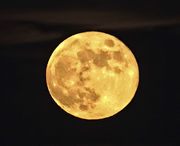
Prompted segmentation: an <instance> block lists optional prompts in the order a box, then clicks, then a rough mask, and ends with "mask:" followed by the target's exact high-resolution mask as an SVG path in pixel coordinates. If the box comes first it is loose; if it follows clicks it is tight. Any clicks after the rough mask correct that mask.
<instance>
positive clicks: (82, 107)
mask: <svg viewBox="0 0 180 146" xmlns="http://www.w3.org/2000/svg"><path fill="white" fill-rule="evenodd" d="M79 109H80V110H82V111H86V110H88V106H87V105H83V104H81V105H80V106H79Z"/></svg>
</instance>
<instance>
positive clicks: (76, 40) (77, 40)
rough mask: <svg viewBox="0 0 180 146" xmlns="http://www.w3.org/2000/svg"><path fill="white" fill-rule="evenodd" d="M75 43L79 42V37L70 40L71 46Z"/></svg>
mask: <svg viewBox="0 0 180 146" xmlns="http://www.w3.org/2000/svg"><path fill="white" fill-rule="evenodd" d="M77 43H79V39H75V40H74V41H72V43H71V46H73V45H75V44H77Z"/></svg>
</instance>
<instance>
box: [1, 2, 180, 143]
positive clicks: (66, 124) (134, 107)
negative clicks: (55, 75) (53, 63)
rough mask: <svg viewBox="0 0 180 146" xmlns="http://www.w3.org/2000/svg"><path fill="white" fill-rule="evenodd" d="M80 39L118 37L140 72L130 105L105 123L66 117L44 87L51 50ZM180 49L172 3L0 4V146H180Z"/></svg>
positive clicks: (177, 12)
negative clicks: (97, 34) (98, 34)
mask: <svg viewBox="0 0 180 146" xmlns="http://www.w3.org/2000/svg"><path fill="white" fill-rule="evenodd" d="M84 31H102V32H106V33H109V34H112V35H114V36H116V37H117V38H119V39H120V40H122V41H123V42H124V43H125V44H126V45H127V46H128V47H129V48H130V49H131V51H132V52H133V54H134V55H135V57H136V59H137V62H138V65H139V71H140V82H139V86H138V89H137V92H136V94H135V97H134V98H133V100H132V102H131V103H130V104H129V105H128V106H127V107H126V108H125V109H124V110H122V111H121V112H120V113H118V114H116V115H115V116H113V117H110V118H107V119H103V120H95V121H88V120H82V119H78V118H75V117H73V116H71V115H69V114H67V113H66V112H64V111H63V110H61V108H59V106H58V105H57V104H56V103H55V102H54V101H53V99H52V98H51V96H50V94H49V91H48V89H47V86H46V65H47V62H48V60H49V57H50V56H51V54H52V52H53V51H54V49H55V48H56V47H57V46H58V45H59V43H61V42H62V41H63V40H64V39H66V38H67V37H69V36H71V35H73V34H76V33H79V32H84ZM179 43H180V9H179V5H178V3H177V2H175V1H157V0H151V1H142V0H141V1H140V0H139V1H130V0H126V1H103V0H98V1H95V0H91V1H90V0H86V1H80V0H77V1H63V2H60V1H42V0H39V1H37V0H31V1H20V0H19V1H10V0H9V1H4V2H2V3H1V5H0V60H1V62H0V64H1V69H0V77H1V80H0V81H1V82H0V91H1V94H0V97H1V102H0V145H2V146H4V145H19V143H21V144H23V145H45V146H46V145H47V146H49V145H52V146H56V145H61V146H63V145H64V146H67V145H73V146H121V145H122V146H136V145H137V146H141V145H142V146H149V145H150V146H154V145H155V146H156V145H157V146H159V145H160V146H161V145H162V146H166V145H167V146H171V145H172V146H174V145H178V142H179V138H180V127H179V123H180V104H179V101H180V98H179V93H178V90H179V84H178V80H177V78H178V76H179V73H178V68H179V49H180V47H179V46H180V45H179ZM120 88H121V87H120Z"/></svg>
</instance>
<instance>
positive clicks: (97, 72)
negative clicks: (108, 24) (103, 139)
mask: <svg viewBox="0 0 180 146" xmlns="http://www.w3.org/2000/svg"><path fill="white" fill-rule="evenodd" d="M46 82H47V87H48V90H49V92H50V94H51V96H52V98H53V99H54V101H55V102H56V103H57V104H58V105H59V106H60V107H61V108H62V109H63V110H64V111H66V112H67V113H69V114H71V115H73V116H75V117H78V118H81V119H88V120H95V119H104V118H107V117H110V116H113V115H115V114H116V113H118V112H120V111H121V110H122V109H123V108H125V107H126V106H127V105H128V104H129V102H130V101H131V100H132V98H133V97H134V95H135V92H136V90H137V87H138V83H139V69H138V64H137V62H136V59H135V57H134V55H133V53H132V52H131V51H130V49H129V48H128V47H127V46H126V45H125V44H124V43H123V42H122V41H120V40H119V39H117V38H116V37H114V36H112V35H110V34H106V33H103V32H96V31H89V32H82V33H78V34H75V35H73V36H71V37H69V38H67V39H65V40H64V41H63V42H62V43H60V45H59V46H58V47H57V48H56V49H55V50H54V52H53V53H52V55H51V57H50V59H49V61H48V64H47V68H46Z"/></svg>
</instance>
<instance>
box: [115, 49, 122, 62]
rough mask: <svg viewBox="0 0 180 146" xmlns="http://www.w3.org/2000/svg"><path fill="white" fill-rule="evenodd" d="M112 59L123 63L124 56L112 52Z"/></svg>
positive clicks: (120, 53)
mask: <svg viewBox="0 0 180 146" xmlns="http://www.w3.org/2000/svg"><path fill="white" fill-rule="evenodd" d="M113 59H115V60H117V61H119V62H123V61H124V56H123V54H122V52H121V51H114V52H113Z"/></svg>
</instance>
